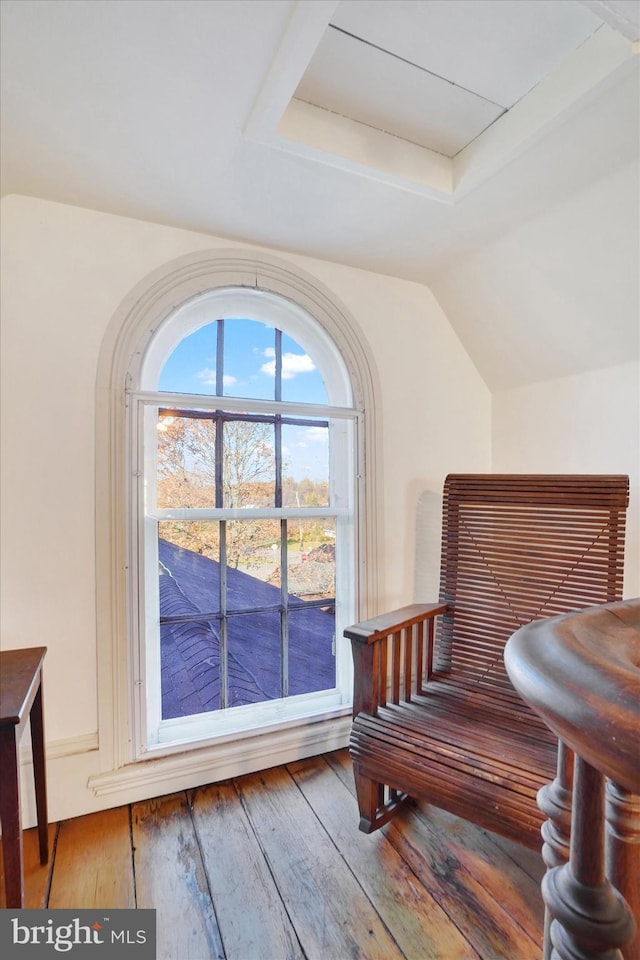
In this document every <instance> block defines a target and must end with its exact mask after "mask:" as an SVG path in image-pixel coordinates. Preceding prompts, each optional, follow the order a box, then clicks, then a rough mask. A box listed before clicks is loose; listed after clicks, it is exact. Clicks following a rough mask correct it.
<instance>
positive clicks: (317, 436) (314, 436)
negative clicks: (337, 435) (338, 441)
mask: <svg viewBox="0 0 640 960" xmlns="http://www.w3.org/2000/svg"><path fill="white" fill-rule="evenodd" d="M306 436H307V439H308V440H310V441H311V443H326V442H327V440H328V439H329V431H328V430H327V428H326V427H309V429H308V430H307V432H306Z"/></svg>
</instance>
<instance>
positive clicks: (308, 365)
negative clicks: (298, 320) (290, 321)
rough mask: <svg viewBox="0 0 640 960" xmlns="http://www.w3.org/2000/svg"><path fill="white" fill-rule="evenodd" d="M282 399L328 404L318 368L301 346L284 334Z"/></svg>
mask: <svg viewBox="0 0 640 960" xmlns="http://www.w3.org/2000/svg"><path fill="white" fill-rule="evenodd" d="M282 399H283V400H287V401H289V403H291V402H292V401H296V402H297V403H325V404H326V403H327V391H326V389H325V386H324V382H323V380H322V377H321V376H320V374H319V373H318V370H317V369H316V366H315V364H314V362H313V360H312V359H311V357H310V356H309V354H308V353H306V352H305V351H304V350H303V348H302V347H301V346H299V344H297V343H296V342H295V340H292V339H291V337H288V336H287V335H286V334H285V333H283V334H282Z"/></svg>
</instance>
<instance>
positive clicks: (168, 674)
mask: <svg viewBox="0 0 640 960" xmlns="http://www.w3.org/2000/svg"><path fill="white" fill-rule="evenodd" d="M160 645H161V663H162V719H163V720H170V719H172V718H174V717H187V716H191V715H192V714H195V713H205V712H206V711H208V710H219V709H220V703H221V700H220V690H221V682H222V680H221V672H220V627H219V625H218V623H217V622H216V621H206V620H189V621H187V622H185V623H169V624H167V623H165V624H163V625H162V626H161V627H160Z"/></svg>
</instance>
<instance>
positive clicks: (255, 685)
mask: <svg viewBox="0 0 640 960" xmlns="http://www.w3.org/2000/svg"><path fill="white" fill-rule="evenodd" d="M228 630H229V633H228V638H229V706H238V705H239V704H240V703H260V702H262V701H264V700H274V699H276V698H278V697H280V696H281V695H282V665H281V642H280V614H279V613H254V614H247V615H246V616H239V617H230V618H229V628H228ZM249 697H253V699H248V698H249Z"/></svg>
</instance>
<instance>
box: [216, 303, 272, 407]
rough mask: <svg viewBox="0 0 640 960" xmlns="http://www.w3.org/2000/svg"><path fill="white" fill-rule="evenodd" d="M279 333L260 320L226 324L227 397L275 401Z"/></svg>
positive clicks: (236, 321) (224, 383)
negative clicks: (277, 337)
mask: <svg viewBox="0 0 640 960" xmlns="http://www.w3.org/2000/svg"><path fill="white" fill-rule="evenodd" d="M274 357H275V329H274V328H273V327H268V326H266V324H264V323H259V322H258V321H257V320H242V319H235V318H233V319H231V320H225V322H224V377H223V388H222V389H223V394H224V396H225V397H252V398H255V399H257V400H273V399H274V397H275V379H274V369H275V365H274Z"/></svg>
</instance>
